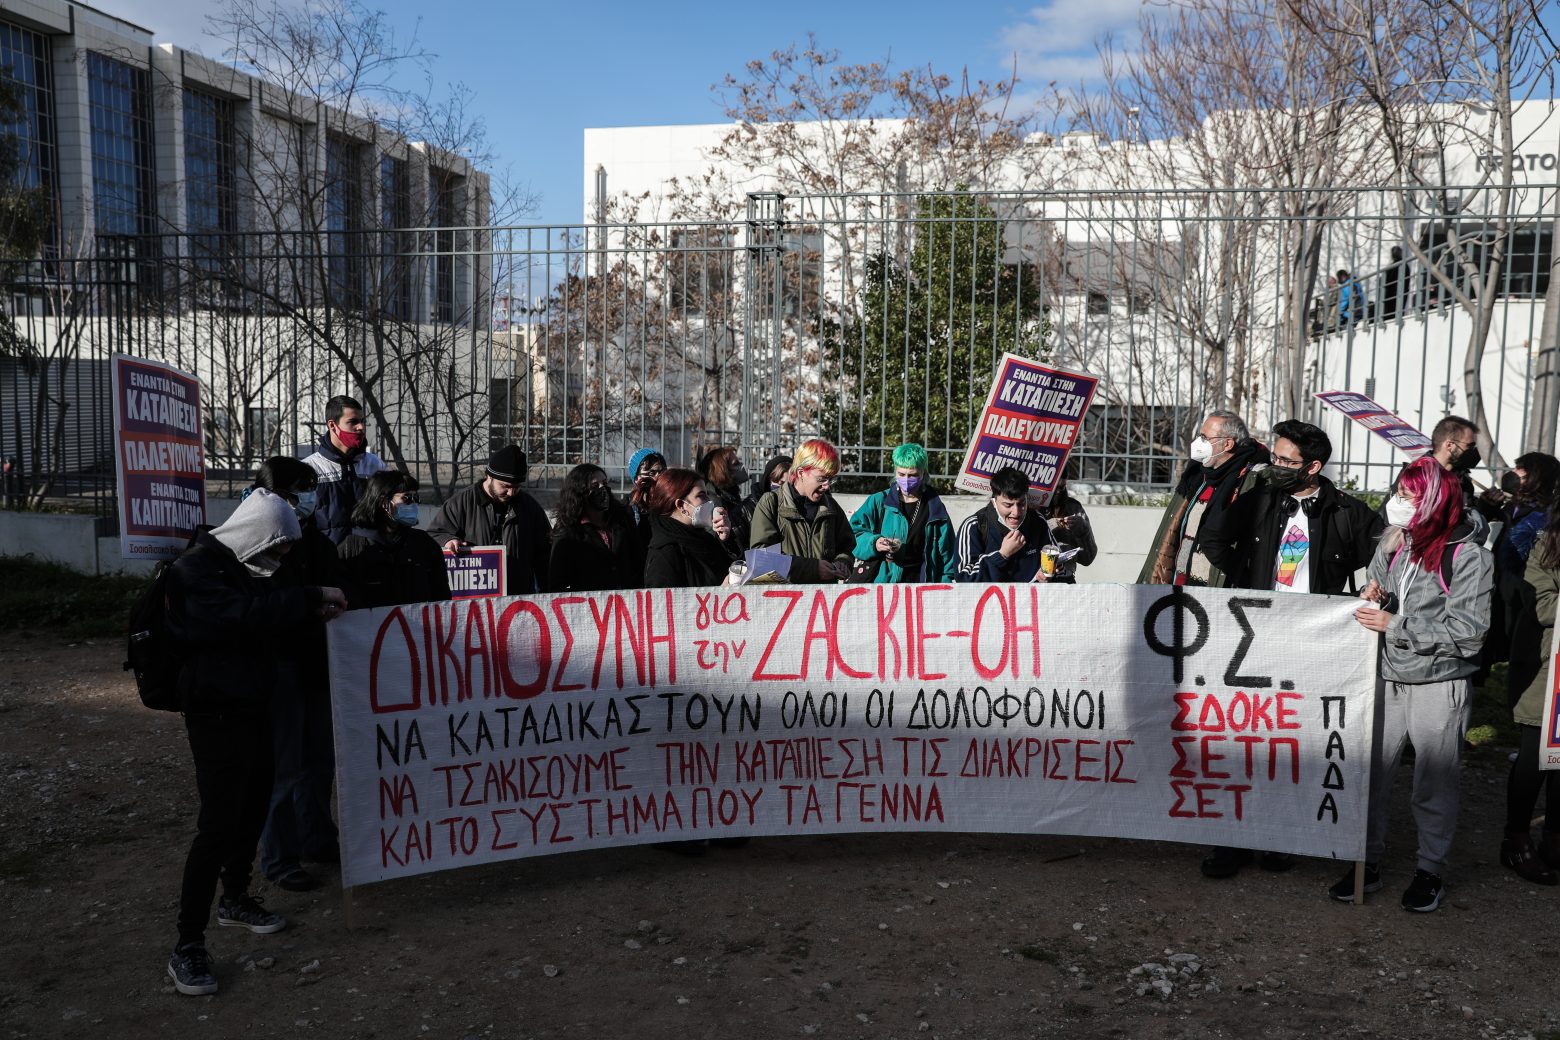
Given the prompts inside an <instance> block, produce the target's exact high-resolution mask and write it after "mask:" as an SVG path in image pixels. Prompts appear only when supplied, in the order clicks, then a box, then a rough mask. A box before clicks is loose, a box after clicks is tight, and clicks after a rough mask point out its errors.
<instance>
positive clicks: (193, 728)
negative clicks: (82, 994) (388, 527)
mask: <svg viewBox="0 0 1560 1040" xmlns="http://www.w3.org/2000/svg"><path fill="white" fill-rule="evenodd" d="M301 534H302V532H301V529H300V527H299V525H298V517H297V515H296V514H295V513H294V511H293V507H292V506H291V505H290V504H288V502H287V500H286V499H285V498H283V497H282V496H280V495H277V494H275V493H273V492H271V491H269V490H266V489H263V488H262V489H258V490H256V491H254V492H253V493H251V494H250V495H249V497H248V498H246V499H244V500H243V501H242V502H241V503H239V506H238V508H237V509H236V510H235V511H234V512H233V515H232V517H231V518H230V519H229V520H228V522H227V523H225V524H223V525H222V526H220V527H217V528H214V529H211V530H206V531H202V532H200V533H199V534H197V535H196V536H195V540H194V542H193V544H192V545H191V546H190V548H189V549H187V550H185V552H184V553H183V555H181V556H180V557H179V558H178V559H177V560H175V561H174V562H173V566H172V570H171V572H170V574H169V581H168V586H167V600H166V604H165V610H166V613H165V619H166V623H167V626H168V632H169V634H170V635H171V636H172V637H173V641H174V646H175V647H176V653H177V654H178V656H179V658H180V668H179V677H178V690H179V696H180V699H181V702H182V704H183V708H184V727H185V731H186V732H187V734H188V736H189V741H190V753H191V755H192V756H193V758H194V760H195V789H196V792H197V795H198V797H199V814H198V816H197V818H196V824H195V838H194V840H193V841H192V842H191V844H190V851H189V855H188V856H187V857H186V858H185V862H184V878H183V882H182V885H181V887H180V894H179V917H178V933H179V938H178V942H177V944H176V945H175V946H174V950H173V955H172V956H171V957H170V958H169V960H168V974H169V975H170V976H172V978H173V983H174V987H175V988H176V989H177V990H178V991H179V992H180V993H184V994H189V995H199V994H205V993H215V992H216V991H217V978H216V975H215V974H214V973H213V971H212V967H211V958H210V956H209V955H208V954H207V952H206V942H205V937H206V924H207V921H208V920H209V918H210V916H211V902H212V897H213V896H215V894H216V889H217V884H218V882H219V881H220V882H221V885H222V892H223V895H222V900H221V902H219V903H218V905H217V923H218V924H219V925H222V926H224V927H230V928H246V929H248V930H249V931H251V932H256V933H260V934H267V933H270V932H278V931H281V930H282V929H283V928H285V927H286V926H287V920H286V918H284V917H282V916H281V915H280V914H276V913H273V912H271V911H269V910H266V909H265V907H264V906H262V905H261V903H260V901H259V900H258V899H256V898H254V897H253V896H252V895H250V893H249V879H250V875H251V874H252V872H253V870H254V861H255V847H256V845H257V844H258V842H259V840H260V831H261V830H262V828H263V827H264V826H265V820H266V813H267V810H268V809H269V807H270V803H271V779H272V755H271V722H270V700H271V698H272V696H273V695H274V694H275V691H276V685H277V682H278V675H277V670H276V669H277V659H278V654H277V653H276V650H277V647H278V645H285V644H287V643H289V642H290V641H297V640H302V639H304V638H306V637H307V624H308V622H309V621H310V620H311V619H323V620H325V621H330V620H332V619H333V618H335V617H337V616H339V615H340V613H341V612H342V611H344V610H345V609H346V607H347V601H346V597H345V596H344V595H342V592H341V590H340V589H337V588H326V587H318V586H300V585H290V584H282V583H279V582H274V581H272V580H271V578H272V575H274V574H275V573H276V571H277V568H278V567H280V566H281V562H282V557H283V556H284V555H285V554H286V553H287V552H288V550H290V549H291V548H292V547H293V545H294V544H295V543H296V542H297V541H298V539H299V537H300V536H301Z"/></svg>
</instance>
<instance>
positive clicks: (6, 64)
mask: <svg viewBox="0 0 1560 1040" xmlns="http://www.w3.org/2000/svg"><path fill="white" fill-rule="evenodd" d="M0 79H4V80H5V81H6V82H7V83H9V84H11V85H12V87H14V88H15V90H16V94H17V97H16V100H17V102H18V103H19V106H20V108H21V112H20V113H19V116H18V118H17V119H16V120H15V121H13V122H9V123H4V124H0V134H3V135H5V136H7V137H9V138H11V140H12V141H13V142H14V143H15V147H16V159H17V163H18V170H17V182H18V183H19V184H20V186H21V187H24V188H43V189H45V190H46V191H47V192H48V193H49V199H50V207H49V208H50V210H51V212H52V210H53V208H54V207H53V200H54V199H56V198H57V197H58V195H59V192H58V186H57V184H56V182H55V171H56V170H57V169H58V167H57V166H56V164H55V154H54V66H53V63H52V61H51V60H50V57H49V39H48V37H46V36H44V35H43V34H42V33H36V32H32V31H31V30H29V29H23V28H21V27H20V26H17V25H12V24H10V23H9V22H0Z"/></svg>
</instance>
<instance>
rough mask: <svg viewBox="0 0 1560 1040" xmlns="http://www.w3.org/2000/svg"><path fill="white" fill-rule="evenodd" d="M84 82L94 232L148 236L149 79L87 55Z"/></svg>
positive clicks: (152, 212) (152, 187)
mask: <svg viewBox="0 0 1560 1040" xmlns="http://www.w3.org/2000/svg"><path fill="white" fill-rule="evenodd" d="M87 79H88V90H89V105H88V107H89V109H90V111H91V115H92V197H93V215H94V217H95V220H96V224H97V233H98V234H99V235H150V234H151V233H152V232H153V231H155V230H156V220H157V206H156V184H157V174H156V166H155V163H154V162H153V158H152V119H151V111H152V107H151V76H150V74H149V73H148V72H147V70H145V69H138V68H135V67H134V66H132V65H126V64H125V63H124V62H122V61H116V60H115V59H113V58H110V57H108V56H107V55H103V54H98V53H96V52H93V51H89V52H88V53H87Z"/></svg>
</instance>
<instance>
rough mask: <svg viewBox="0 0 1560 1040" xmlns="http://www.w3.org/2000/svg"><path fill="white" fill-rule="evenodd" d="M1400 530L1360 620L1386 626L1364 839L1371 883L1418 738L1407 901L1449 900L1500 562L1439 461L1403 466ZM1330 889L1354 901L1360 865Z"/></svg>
mask: <svg viewBox="0 0 1560 1040" xmlns="http://www.w3.org/2000/svg"><path fill="white" fill-rule="evenodd" d="M1387 522H1388V524H1390V525H1391V528H1390V529H1389V530H1388V531H1387V532H1386V533H1385V534H1383V535H1382V537H1381V542H1380V545H1379V546H1378V547H1377V549H1376V554H1375V557H1374V558H1373V559H1372V560H1371V564H1370V571H1369V579H1370V580H1369V582H1368V583H1367V584H1366V586H1365V589H1364V591H1363V592H1361V593H1360V598H1361V599H1364V600H1368V601H1370V602H1368V603H1366V604H1364V605H1363V606H1361V607H1359V608H1358V609H1357V610H1355V612H1354V617H1355V620H1356V621H1357V622H1358V623H1359V624H1360V625H1362V626H1364V627H1365V628H1367V629H1369V630H1370V631H1372V632H1379V633H1381V634H1382V639H1381V641H1380V642H1381V661H1380V673H1381V683H1380V685H1379V686H1378V688H1377V694H1376V725H1375V731H1376V734H1377V738H1376V751H1375V755H1374V760H1373V762H1372V763H1371V777H1370V809H1369V822H1368V826H1367V833H1366V842H1365V860H1366V863H1365V891H1367V892H1374V891H1376V890H1377V889H1379V888H1380V887H1381V885H1382V879H1381V857H1382V855H1383V853H1384V852H1385V851H1386V842H1387V825H1388V822H1389V821H1388V815H1387V811H1388V808H1389V806H1390V804H1391V795H1392V779H1393V777H1394V775H1395V774H1396V773H1397V768H1398V763H1399V761H1400V760H1401V758H1402V755H1403V746H1404V745H1405V744H1407V743H1409V742H1410V741H1411V742H1412V743H1413V745H1414V790H1413V796H1412V799H1411V801H1412V805H1413V810H1414V823H1415V824H1416V826H1417V827H1418V830H1419V862H1418V864H1417V868H1418V869H1416V870H1415V872H1414V878H1413V880H1412V881H1411V882H1410V883H1409V886H1408V888H1407V889H1406V890H1405V891H1404V892H1403V899H1402V903H1403V909H1405V910H1412V911H1416V912H1418V913H1429V912H1430V911H1432V910H1434V909H1435V908H1436V907H1438V906H1440V905H1441V899H1442V897H1443V895H1444V894H1445V891H1446V884H1445V881H1444V880H1443V876H1444V874H1445V871H1446V862H1447V859H1448V858H1449V857H1450V855H1451V850H1452V838H1453V836H1454V834H1455V832H1456V829H1457V810H1458V805H1459V802H1460V797H1459V791H1458V781H1459V779H1460V777H1461V774H1462V744H1463V733H1464V731H1465V730H1466V728H1467V725H1468V711H1469V707H1470V706H1471V704H1472V702H1473V684H1472V682H1471V681H1470V680H1471V677H1472V675H1473V674H1474V672H1475V671H1476V670H1477V669H1478V666H1479V665H1478V657H1479V649H1480V647H1481V646H1482V645H1483V644H1484V634H1485V631H1486V630H1487V629H1488V628H1489V623H1490V588H1491V585H1492V583H1493V571H1494V565H1493V563H1492V562H1491V559H1490V554H1489V552H1488V550H1486V549H1484V548H1483V547H1482V546H1480V545H1479V544H1478V543H1477V542H1476V541H1475V540H1474V528H1473V525H1472V524H1471V523H1470V522H1469V521H1468V519H1467V518H1466V517H1465V516H1464V515H1463V501H1462V485H1461V483H1460V482H1459V481H1458V480H1457V478H1456V477H1455V476H1454V475H1453V474H1451V473H1448V472H1447V471H1446V470H1445V469H1443V468H1442V467H1441V466H1440V465H1439V464H1438V463H1437V462H1436V461H1435V460H1434V459H1432V458H1429V457H1428V456H1427V457H1425V458H1421V459H1418V460H1416V461H1414V462H1413V463H1411V464H1410V465H1409V467H1408V468H1407V469H1406V470H1404V471H1403V475H1402V477H1401V478H1400V479H1399V481H1398V488H1397V491H1396V493H1395V494H1394V495H1393V497H1392V499H1391V501H1389V502H1388V503H1387ZM1329 894H1330V895H1331V896H1332V897H1333V898H1334V899H1337V900H1339V901H1340V902H1345V903H1348V902H1353V900H1354V870H1353V869H1352V868H1351V869H1350V870H1349V871H1348V872H1347V873H1345V874H1344V876H1343V877H1341V878H1339V879H1338V881H1337V882H1336V883H1335V884H1334V885H1333V886H1332V889H1331V890H1330V892H1329Z"/></svg>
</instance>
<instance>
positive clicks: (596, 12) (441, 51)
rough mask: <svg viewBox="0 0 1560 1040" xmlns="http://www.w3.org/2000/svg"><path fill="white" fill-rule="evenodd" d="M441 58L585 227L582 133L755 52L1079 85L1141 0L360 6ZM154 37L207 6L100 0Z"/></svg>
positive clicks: (682, 110) (683, 118)
mask: <svg viewBox="0 0 1560 1040" xmlns="http://www.w3.org/2000/svg"><path fill="white" fill-rule="evenodd" d="M367 2H368V3H369V4H370V6H374V7H379V8H382V9H383V10H384V11H386V12H387V13H388V14H389V15H390V16H391V18H392V19H393V20H394V21H395V22H396V23H397V24H398V25H401V26H404V27H405V30H406V31H407V32H411V31H413V30H414V29H415V31H416V33H417V37H418V39H419V41H420V42H421V43H422V44H423V46H424V47H426V48H427V49H428V50H430V51H432V52H434V53H435V54H437V55H438V58H437V60H436V62H435V66H434V72H433V74H434V76H435V79H436V82H439V83H447V82H456V81H459V82H464V83H465V84H467V85H468V86H470V87H471V88H473V89H474V91H475V92H476V104H477V107H478V109H479V111H480V114H481V115H482V117H483V118H484V120H485V121H486V124H487V129H488V137H489V143H490V150H491V151H492V152H493V153H494V155H495V156H496V157H497V159H498V160H499V162H500V163H501V164H510V165H511V166H512V168H513V170H514V171H515V173H516V175H517V176H518V177H519V178H520V179H522V180H526V181H529V183H530V184H531V187H532V189H533V190H534V191H536V192H538V193H539V194H540V196H541V202H540V206H539V208H538V209H537V211H536V213H535V217H534V220H535V221H536V222H560V223H577V222H579V221H580V220H581V219H582V210H583V199H582V193H583V189H582V185H583V181H584V173H583V169H582V163H583V159H582V157H581V147H582V141H583V131H584V129H585V128H586V127H601V126H643V125H654V124H661V123H713V122H719V121H721V119H722V118H723V117H722V115H721V109H720V106H719V103H718V100H717V99H716V97H715V95H714V94H712V92H711V91H710V86H711V85H712V84H715V83H718V82H719V81H720V80H721V79H722V78H723V77H724V76H725V74H726V73H727V72H740V71H741V69H742V67H743V65H744V64H745V63H746V62H747V61H749V60H750V59H752V58H756V57H763V56H765V55H767V54H768V53H769V52H770V51H772V50H775V49H778V48H783V47H785V46H786V45H788V44H790V43H792V42H795V43H798V44H802V43H804V42H805V41H806V37H807V33H808V32H813V33H815V34H816V35H817V37H818V41H819V43H820V44H821V45H823V46H827V47H833V48H836V49H838V50H839V51H841V53H842V57H843V58H845V59H847V60H852V61H863V62H865V61H873V60H878V59H884V58H887V59H890V60H891V61H892V63H893V65H894V66H896V67H908V66H917V65H919V66H923V67H924V66H925V65H927V64H928V63H929V64H931V65H932V66H933V67H935V68H936V69H937V70H938V71H941V72H947V73H950V74H956V73H958V71H959V70H960V69H964V68H967V69H968V70H969V74H970V76H971V78H972V79H975V78H979V79H997V78H1000V77H1001V76H1003V75H1005V74H1007V73H1008V72H1009V71H1010V70H1011V68H1012V65H1013V62H1014V60H1015V56H1016V58H1017V61H1018V63H1019V74H1020V76H1021V77H1022V78H1023V79H1024V80H1025V82H1026V83H1027V84H1028V85H1030V86H1033V87H1036V88H1039V87H1043V86H1044V85H1045V84H1046V83H1047V82H1049V81H1051V80H1053V79H1054V80H1059V81H1061V82H1063V83H1065V84H1074V83H1077V82H1078V81H1079V79H1080V78H1082V77H1084V76H1086V75H1087V74H1088V73H1089V72H1090V71H1091V70H1092V69H1093V68H1094V66H1095V51H1094V44H1093V40H1094V39H1095V37H1096V36H1097V35H1098V34H1100V33H1103V32H1105V31H1107V30H1128V31H1130V29H1131V27H1132V26H1133V25H1135V24H1136V21H1137V16H1138V12H1139V9H1140V7H1141V0H1047V2H1045V3H1040V4H1028V5H1026V4H1014V5H1006V4H1002V3H992V4H983V3H977V4H975V5H974V6H973V7H971V6H969V5H966V4H959V3H948V2H947V0H942V2H935V3H934V2H922V0H907V2H900V3H895V4H892V5H888V4H862V3H853V2H850V0H834V2H832V3H825V2H815V0H787V2H786V3H784V4H775V5H774V6H773V7H770V6H768V5H757V4H754V5H731V4H676V3H660V4H646V3H620V2H616V0H606V2H603V0H597V2H594V3H556V2H554V3H546V4H539V3H531V2H524V3H517V4H498V3H469V2H459V0H446V2H443V3H435V4H429V3H425V2H424V3H417V2H412V0H380V2H378V3H374V0H367ZM94 6H96V7H99V8H100V9H102V10H105V11H107V12H108V13H110V14H114V15H117V16H119V17H122V18H127V19H129V20H130V21H132V22H135V23H137V24H139V25H143V26H145V27H147V28H148V29H151V30H152V32H153V34H154V36H155V38H156V39H157V40H158V41H159V42H170V43H175V44H178V45H180V46H183V47H188V48H190V49H192V50H200V51H202V52H204V53H207V54H210V55H212V56H214V57H218V56H220V54H219V52H220V47H219V46H218V45H217V44H216V43H215V42H214V41H213V40H212V39H211V38H210V37H207V36H204V35H203V30H204V29H205V26H206V16H207V14H208V13H209V12H210V11H212V10H213V9H214V8H215V6H216V5H215V4H213V3H210V2H206V0H95V3H94Z"/></svg>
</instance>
